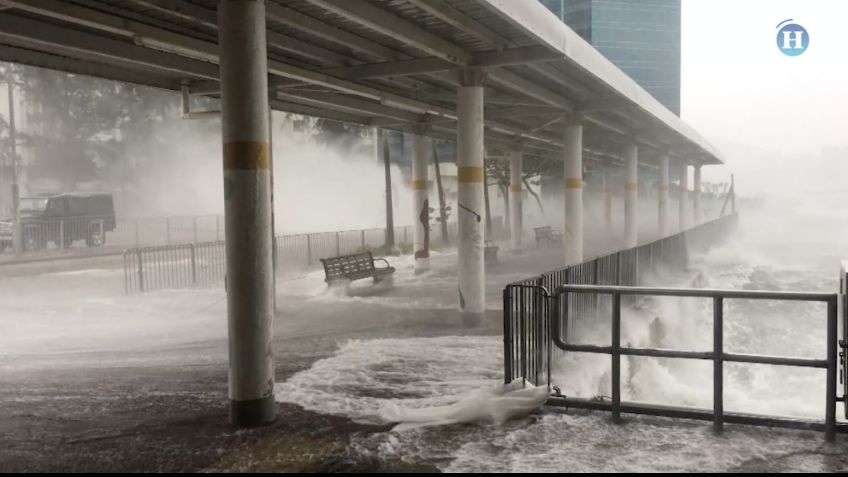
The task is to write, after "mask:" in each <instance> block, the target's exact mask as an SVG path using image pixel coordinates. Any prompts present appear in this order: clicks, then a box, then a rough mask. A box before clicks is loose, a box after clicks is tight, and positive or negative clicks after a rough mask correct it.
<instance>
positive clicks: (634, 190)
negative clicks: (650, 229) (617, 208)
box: [624, 144, 639, 248]
mask: <svg viewBox="0 0 848 477" xmlns="http://www.w3.org/2000/svg"><path fill="white" fill-rule="evenodd" d="M638 174H639V162H638V148H637V147H636V145H635V144H631V145H629V146H627V147H626V148H625V149H624V175H625V179H624V248H633V247H635V246H636V245H637V244H638V242H639V237H638V220H637V218H638V211H639V178H638Z"/></svg>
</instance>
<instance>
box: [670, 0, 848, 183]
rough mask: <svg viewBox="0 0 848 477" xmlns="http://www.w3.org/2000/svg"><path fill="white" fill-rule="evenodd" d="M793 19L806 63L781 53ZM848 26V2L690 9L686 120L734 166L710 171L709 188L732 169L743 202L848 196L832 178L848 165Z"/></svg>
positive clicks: (701, 4) (686, 18)
mask: <svg viewBox="0 0 848 477" xmlns="http://www.w3.org/2000/svg"><path fill="white" fill-rule="evenodd" d="M790 18H791V19H793V20H794V22H795V23H798V24H800V25H802V26H803V27H804V28H805V29H806V30H807V32H808V33H809V36H810V45H809V47H808V49H807V50H806V51H805V52H804V53H803V54H802V55H800V56H797V57H789V56H786V55H784V54H783V53H781V52H780V50H779V49H778V48H777V44H776V36H777V25H778V24H779V23H780V22H782V21H783V20H786V19H790ZM846 21H848V1H845V0H733V1H731V0H682V72H681V75H682V80H681V81H682V92H681V96H682V98H681V101H682V113H681V116H682V118H683V119H684V120H685V121H686V122H688V123H689V124H690V125H692V126H693V127H695V128H696V129H697V130H698V131H699V132H700V133H701V134H702V135H703V136H704V137H705V138H706V139H707V140H708V141H710V142H711V143H713V144H714V145H715V146H716V147H718V148H719V149H720V150H721V152H722V153H723V154H724V155H725V157H726V160H727V164H728V165H729V167H727V168H723V167H713V168H707V169H708V170H705V172H704V179H705V180H722V177H726V176H727V174H729V169H732V170H733V172H734V173H735V174H736V176H737V177H736V179H737V186H738V190H739V192H740V193H749V194H752V195H761V194H767V193H770V192H774V191H775V190H776V189H780V188H782V187H786V186H792V185H793V184H794V185H798V186H799V187H813V186H814V185H815V184H823V185H824V186H826V187H828V186H829V187H838V186H842V188H843V189H846V190H848V184H839V183H838V182H836V177H835V176H834V174H827V170H828V168H829V167H831V166H832V167H835V168H837V169H836V170H837V171H838V170H840V168H842V167H843V166H842V164H841V163H837V162H835V160H836V159H837V158H839V157H841V158H844V159H846V161H844V162H848V36H846V35H845V31H846V26H845V22H846ZM840 148H841V149H842V153H841V154H837V152H836V151H835V150H838V149H840ZM823 151H825V152H826V156H825V157H822V152H823ZM822 161H826V162H827V164H822V163H821V162H822ZM841 170H842V171H845V172H848V168H842V169H841ZM837 175H838V174H837ZM842 177H848V176H842Z"/></svg>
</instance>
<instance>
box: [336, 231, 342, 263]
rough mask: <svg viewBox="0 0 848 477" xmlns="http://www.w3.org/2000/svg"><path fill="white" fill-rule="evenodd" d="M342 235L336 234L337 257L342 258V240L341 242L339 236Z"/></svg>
mask: <svg viewBox="0 0 848 477" xmlns="http://www.w3.org/2000/svg"><path fill="white" fill-rule="evenodd" d="M340 233H341V232H336V256H337V257H338V256H341V254H342V247H341V244H340V240H339V238H340V235H339V234H340Z"/></svg>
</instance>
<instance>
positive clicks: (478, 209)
mask: <svg viewBox="0 0 848 477" xmlns="http://www.w3.org/2000/svg"><path fill="white" fill-rule="evenodd" d="M482 82H483V71H482V70H480V69H474V68H469V69H465V70H462V71H461V73H460V84H461V86H460V88H459V95H458V100H457V115H458V116H459V118H458V122H457V181H458V182H459V184H458V189H459V190H458V201H457V202H458V203H457V214H458V215H457V222H458V225H459V245H458V261H459V308H460V310H461V311H463V312H466V313H483V312H484V311H485V309H486V290H485V265H484V263H483V223H482V214H483V206H484V204H483V174H484V169H483V85H482Z"/></svg>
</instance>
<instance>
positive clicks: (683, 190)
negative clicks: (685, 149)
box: [678, 164, 689, 231]
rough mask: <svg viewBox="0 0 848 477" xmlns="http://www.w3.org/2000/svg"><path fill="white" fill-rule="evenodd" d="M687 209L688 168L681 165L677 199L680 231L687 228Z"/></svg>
mask: <svg viewBox="0 0 848 477" xmlns="http://www.w3.org/2000/svg"><path fill="white" fill-rule="evenodd" d="M688 208H689V166H687V165H685V164H684V165H683V167H681V168H680V197H679V199H678V212H679V226H680V231H684V230H686V229H687V228H689V217H688V215H689V214H688V213H687V209H688Z"/></svg>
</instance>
